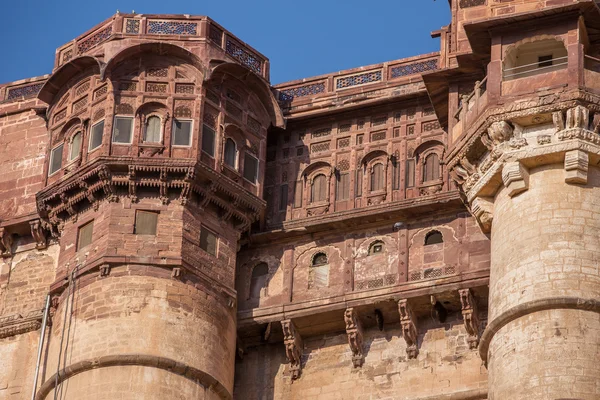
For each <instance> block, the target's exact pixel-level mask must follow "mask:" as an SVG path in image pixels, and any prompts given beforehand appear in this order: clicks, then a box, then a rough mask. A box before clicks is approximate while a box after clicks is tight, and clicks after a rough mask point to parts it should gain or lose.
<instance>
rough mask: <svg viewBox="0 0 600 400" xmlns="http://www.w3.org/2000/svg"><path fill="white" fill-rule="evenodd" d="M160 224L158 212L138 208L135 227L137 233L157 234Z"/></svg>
mask: <svg viewBox="0 0 600 400" xmlns="http://www.w3.org/2000/svg"><path fill="white" fill-rule="evenodd" d="M157 225H158V213H157V212H154V211H142V210H137V211H136V212H135V227H134V233H135V234H136V235H156V227H157Z"/></svg>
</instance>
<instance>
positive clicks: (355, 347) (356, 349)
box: [344, 308, 364, 368]
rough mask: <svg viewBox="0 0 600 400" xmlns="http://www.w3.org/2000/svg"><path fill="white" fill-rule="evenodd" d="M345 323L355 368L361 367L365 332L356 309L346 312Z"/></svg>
mask: <svg viewBox="0 0 600 400" xmlns="http://www.w3.org/2000/svg"><path fill="white" fill-rule="evenodd" d="M344 322H345V323H346V334H347V335H348V344H349V345H350V350H352V364H353V365H354V367H355V368H358V367H361V366H362V365H363V362H364V355H363V330H362V325H361V323H360V320H359V319H358V315H357V313H356V309H354V308H347V309H346V311H344Z"/></svg>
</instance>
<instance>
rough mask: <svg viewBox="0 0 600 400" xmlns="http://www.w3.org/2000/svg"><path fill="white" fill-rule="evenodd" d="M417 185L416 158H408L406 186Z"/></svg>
mask: <svg viewBox="0 0 600 400" xmlns="http://www.w3.org/2000/svg"><path fill="white" fill-rule="evenodd" d="M414 186H415V160H414V159H412V160H406V187H407V188H410V187H414Z"/></svg>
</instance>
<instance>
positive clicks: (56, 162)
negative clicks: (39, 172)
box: [48, 144, 64, 175]
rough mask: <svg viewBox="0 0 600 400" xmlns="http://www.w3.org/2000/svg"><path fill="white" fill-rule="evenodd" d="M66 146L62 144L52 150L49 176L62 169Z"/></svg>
mask: <svg viewBox="0 0 600 400" xmlns="http://www.w3.org/2000/svg"><path fill="white" fill-rule="evenodd" d="M63 148H64V144H60V145H58V146H56V147H55V148H53V149H52V151H51V152H50V167H49V169H48V175H52V174H53V173H55V172H57V171H58V170H60V169H61V168H62V158H63Z"/></svg>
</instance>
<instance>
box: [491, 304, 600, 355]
mask: <svg viewBox="0 0 600 400" xmlns="http://www.w3.org/2000/svg"><path fill="white" fill-rule="evenodd" d="M545 310H583V311H591V312H595V313H599V314H600V301H598V300H594V299H583V298H580V297H552V298H546V299H539V300H533V301H528V302H526V303H522V304H519V305H518V306H516V307H513V308H511V309H509V310H506V311H505V312H503V313H502V314H500V315H498V317H496V318H494V320H493V321H491V322H490V323H489V324H488V325H487V327H486V328H485V331H484V332H483V335H481V341H480V344H479V355H480V356H481V359H482V360H483V362H484V363H485V364H486V365H487V359H488V349H489V347H490V342H491V341H492V338H493V337H494V335H495V334H496V333H497V332H498V331H499V330H500V329H502V327H504V326H506V325H508V323H510V322H512V321H514V320H516V319H518V318H521V317H523V316H525V315H529V314H533V313H536V312H540V311H545Z"/></svg>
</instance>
